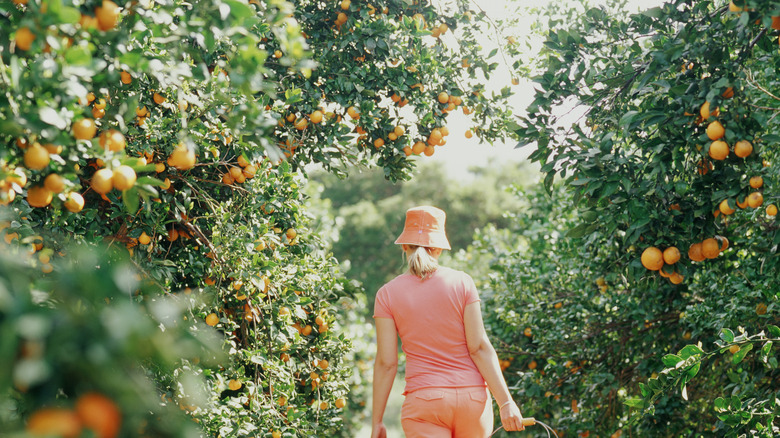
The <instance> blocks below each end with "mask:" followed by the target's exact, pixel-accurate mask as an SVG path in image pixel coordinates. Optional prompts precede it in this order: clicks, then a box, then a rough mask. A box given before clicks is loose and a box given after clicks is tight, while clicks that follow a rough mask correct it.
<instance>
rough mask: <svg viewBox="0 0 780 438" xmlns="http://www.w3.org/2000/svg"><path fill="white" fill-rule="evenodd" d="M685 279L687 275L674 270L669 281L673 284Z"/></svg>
mask: <svg viewBox="0 0 780 438" xmlns="http://www.w3.org/2000/svg"><path fill="white" fill-rule="evenodd" d="M683 280H685V277H683V276H682V274H680V273H679V272H672V275H670V276H669V281H670V282H671V283H672V284H680V283H682V282H683Z"/></svg>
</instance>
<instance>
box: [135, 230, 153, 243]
mask: <svg viewBox="0 0 780 438" xmlns="http://www.w3.org/2000/svg"><path fill="white" fill-rule="evenodd" d="M151 242H152V238H151V237H149V235H148V234H146V231H143V232H141V235H140V236H138V243H140V244H141V245H148V244H150V243H151Z"/></svg>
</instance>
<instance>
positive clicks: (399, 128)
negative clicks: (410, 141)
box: [393, 125, 406, 137]
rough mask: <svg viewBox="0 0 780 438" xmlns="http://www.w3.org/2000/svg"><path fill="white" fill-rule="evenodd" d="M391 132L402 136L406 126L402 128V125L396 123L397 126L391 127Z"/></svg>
mask: <svg viewBox="0 0 780 438" xmlns="http://www.w3.org/2000/svg"><path fill="white" fill-rule="evenodd" d="M393 133H394V134H395V135H397V136H398V137H402V136H403V135H404V134H406V128H404V127H403V126H401V125H398V126H396V127H395V128H394V129H393Z"/></svg>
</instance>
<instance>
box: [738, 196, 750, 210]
mask: <svg viewBox="0 0 780 438" xmlns="http://www.w3.org/2000/svg"><path fill="white" fill-rule="evenodd" d="M737 207H739V208H741V209H745V208H747V207H748V202H747V197H745V198H744V199H742V202H740V201H739V198H737Z"/></svg>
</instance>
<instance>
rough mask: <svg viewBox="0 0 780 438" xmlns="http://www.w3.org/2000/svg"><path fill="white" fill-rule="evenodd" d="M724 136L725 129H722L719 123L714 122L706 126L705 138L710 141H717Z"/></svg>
mask: <svg viewBox="0 0 780 438" xmlns="http://www.w3.org/2000/svg"><path fill="white" fill-rule="evenodd" d="M725 134H726V129H725V128H723V125H722V124H721V123H720V122H719V121H717V120H716V121H714V122H712V123H710V124H709V125H707V137H709V139H710V140H713V141H714V140H718V139H720V138H722V137H723V136H724V135H725Z"/></svg>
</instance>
